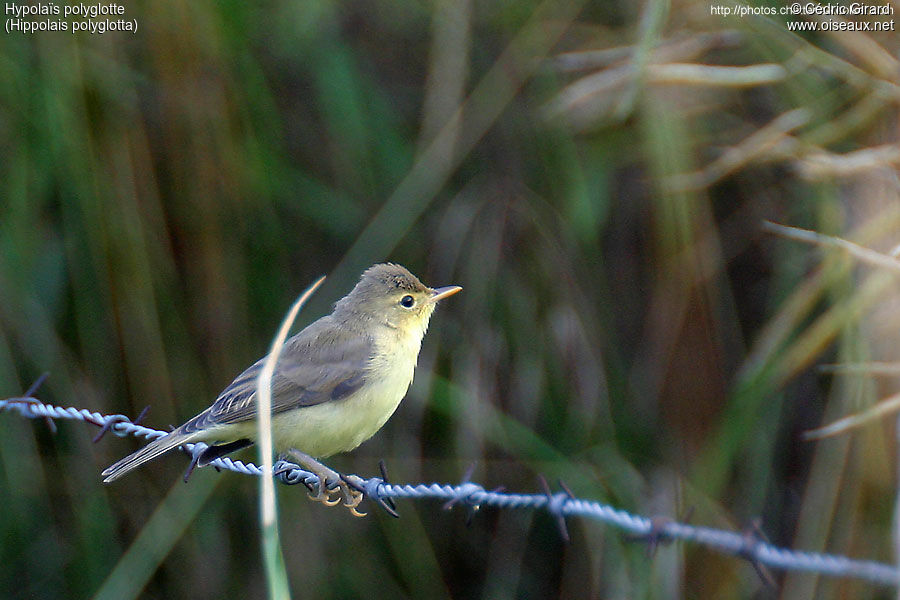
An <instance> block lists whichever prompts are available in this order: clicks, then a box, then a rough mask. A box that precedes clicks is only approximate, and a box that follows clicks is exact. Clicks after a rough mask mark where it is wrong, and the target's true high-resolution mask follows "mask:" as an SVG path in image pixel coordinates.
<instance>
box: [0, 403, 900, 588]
mask: <svg viewBox="0 0 900 600" xmlns="http://www.w3.org/2000/svg"><path fill="white" fill-rule="evenodd" d="M0 411H18V412H19V413H20V414H21V415H22V416H23V417H27V418H30V419H36V418H44V419H48V420H52V419H70V420H76V421H85V422H87V423H91V424H93V425H96V426H97V427H101V428H102V430H101V435H102V434H103V433H105V432H106V431H110V432H112V433H114V434H115V435H117V436H119V437H126V436H130V435H132V436H135V437H142V438H145V439H147V440H153V439H156V438H159V437H162V436H164V435H167V433H166V432H165V431H160V430H157V429H151V428H149V427H145V426H143V425H140V424H138V423H134V422H132V420H131V419H129V418H128V417H126V416H125V415H119V414H116V415H103V414H101V413H98V412H93V411H90V410H87V409H84V408H73V407H68V408H64V407H59V406H54V405H51V404H44V403H43V402H41V401H39V400H37V399H36V398H33V397H31V396H24V397H19V398H8V399H6V400H0ZM51 422H52V421H51ZM206 448H207V445H206V444H204V443H202V442H198V443H195V444H185V445H184V446H181V447H180V449H182V450H183V451H185V452H187V453H188V454H191V455H192V456H197V455H198V454H199V453H201V452H202V451H203V450H204V449H206ZM210 464H211V465H213V466H215V467H218V468H220V469H227V470H229V471H234V472H237V473H243V474H245V475H256V476H261V475H263V472H262V469H261V468H260V467H258V466H257V465H255V464H253V463H250V462H243V461H239V460H233V459H230V458H228V457H223V458H218V459H216V460H214V461H212V462H211V463H210ZM273 476H274V477H275V478H276V479H278V480H279V481H281V482H282V483H285V484H288V485H292V484H297V483H302V484H304V485H306V486H307V487H313V486H317V485H318V483H319V478H318V476H317V475H315V474H314V473H310V472H309V471H305V470H303V469H301V468H300V467H299V466H298V465H296V464H294V463H291V462H288V461H285V460H279V461H277V462H276V463H275V465H274V469H273ZM344 478H345V481H347V482H348V483H349V484H351V485H352V486H353V487H356V488H357V489H359V490H361V491H363V492H364V493H365V495H366V497H367V498H369V499H370V500H373V501H375V502H377V503H378V504H380V505H381V506H383V507H384V508H385V509H386V510H388V511H389V512H391V513H392V514H394V515H395V516H396V513H394V512H393V511H392V509H389V508H388V507H387V506H385V502H386V501H388V502H389V501H390V500H391V499H393V498H410V499H420V498H433V499H435V500H444V501H445V505H444V507H445V508H451V507H452V506H454V505H456V504H460V505H462V506H465V507H468V509H469V510H472V511H474V510H477V509H478V508H480V507H481V506H495V507H497V508H529V509H533V510H546V511H547V512H549V513H550V514H551V515H553V516H554V517H556V518H557V519H558V522H559V524H560V528H561V533H562V534H563V535H564V536H566V537H567V535H568V534H567V532H566V530H565V517H584V518H590V519H595V520H598V521H601V522H603V523H606V524H608V525H613V526H615V527H618V528H619V529H621V530H623V531H626V532H628V533H629V534H631V535H632V536H634V537H637V538H640V539H644V540H647V541H648V542H650V543H653V544H656V543H659V542H669V541H675V540H681V541H686V542H693V543H696V544H701V545H704V546H707V547H709V548H712V549H714V550H717V551H719V552H722V553H726V554H730V555H732V556H736V557H739V558H743V559H745V560H747V561H749V562H750V563H751V564H753V566H754V567H755V568H756V569H757V571H759V570H760V566H761V565H763V566H766V567H769V568H773V569H779V570H785V571H806V572H810V573H818V574H820V575H827V576H832V577H846V578H854V579H862V580H865V581H868V582H870V583H874V584H879V585H884V586H893V587H897V586H898V585H900V571H898V569H897V568H896V567H895V566H894V565H890V564H885V563H879V562H875V561H868V560H855V559H851V558H847V557H845V556H840V555H834V554H824V553H820V552H804V551H797V550H791V549H788V548H780V547H777V546H773V545H772V544H769V543H767V542H765V541H763V540H762V539H761V538H760V537H759V535H757V534H755V533H754V532H752V531H751V532H743V533H739V532H734V531H725V530H720V529H713V528H711V527H702V526H697V525H689V524H687V523H679V522H677V521H674V520H670V519H666V518H659V517H657V518H648V517H643V516H640V515H633V514H631V513H629V512H627V511H624V510H621V509H617V508H614V507H612V506H609V505H607V504H601V503H600V502H595V501H591V500H583V499H580V498H576V497H574V496H573V495H572V494H571V493H570V492H569V491H568V490H566V491H565V492H559V493H551V492H550V490H549V488H548V489H547V490H545V492H544V493H540V494H514V493H508V492H501V491H488V490H486V489H484V488H483V487H482V486H480V485H478V484H477V483H473V482H470V481H468V476H466V477H464V480H463V481H462V482H460V483H459V484H457V485H451V484H440V483H431V484H424V483H423V484H416V485H412V484H401V485H397V484H390V483H387V482H386V481H385V479H384V478H382V477H371V478H368V479H365V478H362V477H359V476H357V475H347V476H344ZM326 483H327V484H328V487H329V488H334V487H337V486H338V484H339V482H337V481H328V482H326Z"/></svg>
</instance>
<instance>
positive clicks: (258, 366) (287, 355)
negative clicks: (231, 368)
mask: <svg viewBox="0 0 900 600" xmlns="http://www.w3.org/2000/svg"><path fill="white" fill-rule="evenodd" d="M371 355H372V341H371V339H370V338H369V337H368V336H366V335H364V334H361V333H358V332H354V331H350V330H348V329H346V328H338V327H336V325H335V322H334V320H333V319H332V318H331V316H326V317H322V318H321V319H319V320H318V321H316V322H315V323H313V324H311V325H310V326H309V327H307V328H306V329H304V330H303V331H301V332H300V333H298V334H297V335H295V336H293V337H292V338H290V339H288V340H287V341H286V342H285V345H284V348H283V349H282V352H281V357H280V358H279V360H278V365H277V366H276V368H275V373H274V374H273V376H272V414H278V413H281V412H284V411H287V410H291V409H294V408H302V407H304V406H313V405H315V404H321V403H323V402H330V401H332V400H340V399H341V398H345V397H347V396H348V395H350V394H351V393H353V392H354V391H356V390H358V389H359V388H360V387H361V386H362V385H363V383H364V382H365V380H366V376H367V375H368V369H367V367H368V363H369V358H370V357H371ZM264 362H265V358H262V359H260V360H258V361H257V362H256V363H255V364H253V365H252V366H251V367H249V368H248V369H247V370H246V371H244V372H243V373H241V374H240V375H238V376H237V378H235V380H234V381H232V382H231V384H230V385H229V386H228V387H227V388H225V389H224V390H223V391H222V393H221V394H219V397H218V398H217V399H216V401H215V402H214V403H213V405H212V406H210V407H209V408H208V409H206V410H205V411H203V412H202V413H200V414H199V415H197V416H196V417H194V418H193V419H191V420H190V421H188V422H187V423H185V424H184V425H183V426H182V427H180V428H179V429H184V430H185V432H190V431H197V430H200V429H206V428H208V427H212V426H215V425H224V424H232V423H240V422H242V421H248V420H251V419H255V418H256V415H257V409H256V380H257V377H258V376H259V372H260V371H261V370H262V367H263V363H264Z"/></svg>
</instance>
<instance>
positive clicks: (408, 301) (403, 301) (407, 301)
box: [400, 295, 416, 308]
mask: <svg viewBox="0 0 900 600" xmlns="http://www.w3.org/2000/svg"><path fill="white" fill-rule="evenodd" d="M415 305H416V299H415V298H413V297H412V296H410V295H406V296H403V297H402V298H400V306H402V307H403V308H412V307H413V306H415Z"/></svg>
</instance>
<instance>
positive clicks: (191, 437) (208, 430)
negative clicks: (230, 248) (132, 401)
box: [103, 264, 461, 482]
mask: <svg viewBox="0 0 900 600" xmlns="http://www.w3.org/2000/svg"><path fill="white" fill-rule="evenodd" d="M460 289H461V288H459V287H457V286H449V287H445V288H439V289H432V288H429V287H427V286H425V285H424V284H423V283H422V282H421V281H419V279H418V278H416V276H415V275H413V274H412V273H410V272H409V271H408V270H406V269H405V268H404V267H402V266H400V265H395V264H378V265H374V266H373V267H370V268H369V269H367V270H366V271H365V272H364V273H363V274H362V277H361V278H360V280H359V282H358V283H357V284H356V286H355V287H354V288H353V290H352V291H351V292H350V293H349V294H347V295H346V296H345V297H343V298H342V299H341V300H339V301H338V302H337V303H336V304H335V306H334V310H333V312H332V313H331V314H330V315H326V316H324V317H322V318H320V319H318V320H317V321H315V322H314V323H312V324H310V325H309V326H308V327H306V328H305V329H303V330H302V331H301V332H300V333H298V334H296V335H294V336H293V337H291V338H289V339H288V340H287V341H286V342H285V345H284V349H283V350H282V354H281V358H280V359H279V361H278V364H277V366H276V368H275V372H274V375H273V377H272V388H271V389H272V434H273V442H274V446H275V449H276V450H277V451H282V452H283V451H288V450H297V451H299V452H301V453H304V454H306V455H309V456H312V457H319V458H324V457H328V456H331V455H332V454H336V453H338V452H346V451H348V450H352V449H353V448H356V447H357V446H358V445H359V444H361V443H362V442H364V441H365V440H367V439H369V438H370V437H371V436H372V435H374V434H375V432H376V431H378V430H379V429H380V428H381V426H382V425H384V423H385V422H386V421H387V420H388V418H390V416H391V414H393V412H394V410H395V409H396V408H397V406H398V404H399V403H400V401H401V400H402V399H403V397H404V396H405V395H406V392H407V390H408V389H409V385H410V384H411V383H412V378H413V371H414V369H415V366H416V360H417V358H418V354H419V349H420V348H421V343H422V338H423V336H424V335H425V331H426V329H427V328H428V322H429V320H430V318H431V315H432V313H433V312H434V308H435V306H436V304H437V302H438V301H440V300H441V299H443V298H446V297H447V296H450V295H452V294H454V293H456V292H458V291H459V290H460ZM263 361H264V359H260V360H259V361H257V362H256V363H254V364H253V365H252V366H250V367H249V368H248V369H247V370H246V371H244V372H243V373H241V374H240V375H238V376H237V378H235V380H234V381H232V382H231V384H230V385H229V386H228V387H226V388H225V389H224V390H223V391H222V393H221V394H219V396H218V398H216V401H215V402H214V403H213V404H212V406H210V407H209V408H207V409H206V410H204V411H203V412H201V413H200V414H198V415H197V416H195V417H193V418H192V419H190V420H188V421H187V422H186V423H184V424H183V425H181V426H180V427H178V428H177V429H175V430H174V431H172V432H171V433H169V434H168V435H166V436H165V437H162V438H159V439H157V440H154V441H153V442H150V443H149V444H147V445H146V446H145V447H143V448H141V449H140V450H138V451H137V452H135V453H133V454H131V455H129V456H126V457H125V458H123V459H121V460H120V461H118V462H116V463H115V464H113V465H111V466H110V467H108V468H107V469H105V470H104V471H103V476H104V481H105V482H111V481H114V480H115V479H118V478H119V477H121V476H122V475H124V474H126V473H128V472H129V471H132V470H133V469H136V468H137V467H139V466H141V465H142V464H144V463H146V462H147V461H150V460H153V459H154V458H156V457H158V456H160V455H162V454H164V453H165V452H168V451H169V450H171V449H173V448H177V447H178V446H181V445H182V444H187V443H191V442H199V441H202V442H206V443H208V444H211V447H210V449H209V450H207V451H206V452H205V453H204V455H203V456H202V457H201V459H200V462H201V464H203V463H205V462H209V461H210V460H212V459H214V458H217V457H218V456H221V455H223V454H227V453H228V452H231V451H234V450H236V449H238V448H242V447H244V446H247V445H250V444H251V443H252V442H253V440H255V438H256V429H257V425H256V414H257V409H256V379H257V376H258V375H259V371H260V369H261V368H262V364H263Z"/></svg>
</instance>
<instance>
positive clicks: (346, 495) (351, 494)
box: [287, 448, 366, 517]
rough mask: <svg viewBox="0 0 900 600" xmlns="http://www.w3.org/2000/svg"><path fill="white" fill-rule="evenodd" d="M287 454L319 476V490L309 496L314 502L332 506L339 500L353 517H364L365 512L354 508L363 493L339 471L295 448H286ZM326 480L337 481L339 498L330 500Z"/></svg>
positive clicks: (360, 500) (361, 498)
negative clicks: (342, 476) (353, 486)
mask: <svg viewBox="0 0 900 600" xmlns="http://www.w3.org/2000/svg"><path fill="white" fill-rule="evenodd" d="M287 453H288V455H290V456H291V457H292V458H294V459H296V461H297V464H299V465H300V466H301V467H303V468H304V469H306V470H308V471H309V472H310V473H314V474H315V475H316V476H318V478H319V491H318V493H317V494H316V495H315V496H313V495H312V494H310V495H309V497H310V498H311V499H312V500H315V501H316V502H321V503H323V504H325V505H327V506H334V505H335V504H337V503H338V502H340V501H341V500H343V501H344V506H346V507H347V508H349V509H350V514H352V515H353V516H354V517H364V516H366V513H361V512H359V511H358V510H356V507H357V506H359V503H360V502H362V500H363V493H362V492H360V491H358V490H354V489H352V488H351V487H350V486H349V485H347V482H345V481H344V480H343V479H342V478H341V475H340V473H338V472H337V471H335V470H333V469H330V468H329V467H326V466H325V465H323V464H322V463H320V462H319V461H317V460H316V459H314V458H313V457H311V456H309V455H308V454H305V453H303V452H300V451H299V450H297V449H296V448H291V449H290V450H288V452H287ZM328 481H335V482H337V486H338V490H339V493H340V497H339V498H335V499H333V500H332V498H331V491H330V490H329V489H328Z"/></svg>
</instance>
